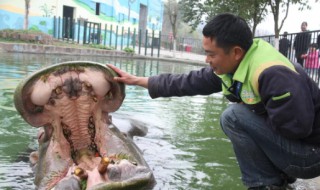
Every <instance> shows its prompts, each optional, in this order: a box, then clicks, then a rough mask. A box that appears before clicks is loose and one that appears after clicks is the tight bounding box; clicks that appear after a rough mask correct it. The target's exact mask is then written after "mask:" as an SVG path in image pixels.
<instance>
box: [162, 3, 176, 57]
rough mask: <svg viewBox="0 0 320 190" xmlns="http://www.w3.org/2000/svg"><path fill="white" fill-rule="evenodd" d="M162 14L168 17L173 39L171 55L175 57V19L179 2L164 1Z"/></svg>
mask: <svg viewBox="0 0 320 190" xmlns="http://www.w3.org/2000/svg"><path fill="white" fill-rule="evenodd" d="M164 6H165V10H164V14H165V15H166V16H167V17H169V21H170V25H171V30H172V38H173V39H172V40H173V56H174V57H175V51H176V36H177V19H178V13H179V8H178V7H179V4H178V2H177V0H168V1H167V2H166V3H165V5H164Z"/></svg>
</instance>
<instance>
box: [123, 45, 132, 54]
mask: <svg viewBox="0 0 320 190" xmlns="http://www.w3.org/2000/svg"><path fill="white" fill-rule="evenodd" d="M123 51H125V52H127V53H132V54H133V53H134V49H132V48H130V47H125V48H123Z"/></svg>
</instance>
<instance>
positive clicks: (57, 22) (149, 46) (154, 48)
mask: <svg viewBox="0 0 320 190" xmlns="http://www.w3.org/2000/svg"><path fill="white" fill-rule="evenodd" d="M53 19H54V21H53V25H54V26H53V37H54V38H57V39H59V40H63V41H67V42H72V43H78V44H98V45H101V46H104V47H106V48H107V49H108V48H110V49H115V50H124V49H125V48H132V49H133V50H135V51H136V52H137V53H138V54H144V55H151V56H155V55H157V56H158V57H159V56H160V46H161V43H160V42H161V31H159V32H156V31H154V30H152V31H148V30H145V31H143V30H138V31H136V29H135V28H134V29H131V28H130V27H127V28H125V27H123V26H122V27H121V28H120V27H119V26H118V25H116V26H114V25H107V24H105V25H104V26H103V27H102V24H101V23H94V22H89V21H86V20H78V21H76V20H75V19H70V18H60V17H54V18H53Z"/></svg>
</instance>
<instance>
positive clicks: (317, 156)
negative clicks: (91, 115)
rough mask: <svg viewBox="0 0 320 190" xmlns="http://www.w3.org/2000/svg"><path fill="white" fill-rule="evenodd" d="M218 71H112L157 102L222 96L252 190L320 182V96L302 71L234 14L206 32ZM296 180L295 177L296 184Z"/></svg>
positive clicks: (224, 119)
mask: <svg viewBox="0 0 320 190" xmlns="http://www.w3.org/2000/svg"><path fill="white" fill-rule="evenodd" d="M203 35H204V37H203V48H204V50H205V52H206V54H207V57H206V62H207V63H209V65H210V67H205V68H202V69H201V70H199V71H191V72H190V73H189V74H182V75H173V74H161V75H158V76H152V77H149V78H148V77H137V76H133V75H130V74H128V73H126V72H124V71H122V70H120V69H118V68H116V67H114V66H112V65H109V66H110V67H111V68H112V69H114V70H115V71H116V72H117V73H118V74H119V77H115V78H114V80H116V81H118V82H123V83H126V84H129V85H140V86H142V87H145V88H147V89H148V90H149V94H150V96H151V97H152V98H157V97H170V96H186V95H189V96H191V95H208V94H211V93H215V92H220V91H222V92H223V94H224V95H225V96H226V98H228V99H229V100H230V101H232V102H235V103H234V104H231V105H230V106H229V107H228V108H227V109H226V110H225V111H224V112H223V113H222V115H221V118H220V123H221V126H222V129H223V131H224V132H225V134H226V135H227V136H228V137H229V138H230V140H231V142H232V145H233V148H234V152H235V155H236V157H237V161H238V163H239V166H240V170H241V173H242V181H243V183H244V185H246V186H247V187H248V188H249V189H285V188H286V185H287V183H288V182H289V183H290V182H293V181H294V179H295V178H313V177H316V176H319V175H320V90H319V88H318V87H317V85H316V84H315V83H314V82H313V81H312V80H311V79H310V78H309V77H308V76H307V74H306V73H305V72H304V70H303V69H302V67H301V66H299V65H293V64H291V63H290V62H289V60H288V59H286V58H285V57H284V56H282V55H281V54H280V53H279V52H278V51H277V50H276V49H274V48H273V47H272V46H271V45H270V44H268V43H267V42H265V41H263V40H259V39H258V40H253V39H252V32H251V30H250V28H249V26H248V25H247V23H246V22H245V21H244V20H243V19H242V18H240V17H237V16H235V15H232V14H227V13H226V14H221V15H218V16H216V17H214V18H213V19H212V20H211V21H210V22H208V23H207V25H206V26H205V27H204V29H203ZM289 176H290V177H289Z"/></svg>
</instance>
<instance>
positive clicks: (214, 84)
mask: <svg viewBox="0 0 320 190" xmlns="http://www.w3.org/2000/svg"><path fill="white" fill-rule="evenodd" d="M108 66H109V67H110V68H111V69H113V70H114V71H115V72H116V73H118V75H119V77H114V80H115V81H117V82H122V83H125V84H128V85H138V86H142V87H144V88H147V89H148V90H149V94H150V96H151V98H157V97H171V96H193V95H208V94H212V93H214V92H220V91H221V88H222V87H221V79H220V78H219V77H218V76H217V75H215V74H214V73H213V70H212V68H210V67H205V68H202V69H200V70H196V71H191V72H189V73H188V74H161V75H158V76H152V77H138V76H134V75H131V74H129V73H126V72H124V71H122V70H121V69H119V68H117V67H115V66H113V65H110V64H108Z"/></svg>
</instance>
